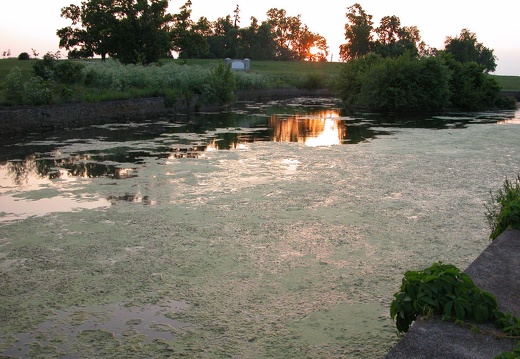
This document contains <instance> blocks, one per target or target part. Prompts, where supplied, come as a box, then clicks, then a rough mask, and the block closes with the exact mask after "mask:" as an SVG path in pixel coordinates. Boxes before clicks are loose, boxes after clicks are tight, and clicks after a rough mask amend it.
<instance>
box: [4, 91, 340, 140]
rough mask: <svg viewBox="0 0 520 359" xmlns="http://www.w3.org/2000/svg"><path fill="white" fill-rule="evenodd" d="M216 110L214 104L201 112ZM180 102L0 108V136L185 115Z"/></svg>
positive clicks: (261, 96)
mask: <svg viewBox="0 0 520 359" xmlns="http://www.w3.org/2000/svg"><path fill="white" fill-rule="evenodd" d="M301 96H312V97H317V96H319V97H331V96H333V95H332V93H331V92H330V91H328V90H302V89H272V90H251V91H241V92H239V93H238V94H237V99H238V101H269V100H273V99H283V98H291V97H301ZM215 109H217V108H216V107H215V106H211V107H203V108H200V110H201V111H210V110H215ZM193 110H194V109H188V108H187V107H186V106H184V105H182V104H178V105H177V106H174V107H166V106H165V103H164V98H162V97H154V98H142V99H132V100H121V101H106V102H100V103H69V104H61V105H45V106H37V107H3V108H2V107H0V137H5V136H10V135H12V134H23V133H27V132H44V131H50V130H59V129H65V128H73V127H82V126H87V125H95V124H102V123H107V122H127V121H130V120H131V121H138V120H142V119H149V118H154V117H158V116H162V115H168V114H186V113H188V112H189V111H193Z"/></svg>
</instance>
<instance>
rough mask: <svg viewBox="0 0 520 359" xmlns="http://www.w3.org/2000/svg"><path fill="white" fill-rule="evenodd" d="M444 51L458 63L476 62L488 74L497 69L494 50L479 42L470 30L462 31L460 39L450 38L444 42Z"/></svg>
mask: <svg viewBox="0 0 520 359" xmlns="http://www.w3.org/2000/svg"><path fill="white" fill-rule="evenodd" d="M444 51H446V52H447V53H449V54H451V55H452V56H453V58H454V59H455V60H456V61H458V62H461V63H466V62H476V63H477V64H479V65H482V66H483V67H484V70H485V71H486V72H490V71H495V69H496V67H497V64H496V56H495V55H493V50H490V49H488V48H487V47H485V46H484V45H483V44H482V43H480V42H478V41H477V35H476V34H475V33H473V32H471V31H469V30H468V29H462V31H461V32H460V35H459V36H458V37H449V36H448V37H447V38H446V41H445V42H444Z"/></svg>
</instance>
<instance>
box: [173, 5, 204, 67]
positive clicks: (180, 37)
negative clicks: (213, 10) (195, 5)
mask: <svg viewBox="0 0 520 359" xmlns="http://www.w3.org/2000/svg"><path fill="white" fill-rule="evenodd" d="M210 34H212V31H211V24H210V23H209V21H208V19H206V18H205V17H202V18H200V19H199V21H198V22H197V23H196V24H194V23H193V21H192V20H191V0H188V1H187V2H186V3H185V4H184V5H183V6H182V7H181V8H180V12H179V13H178V14H174V15H173V27H172V30H171V38H172V44H173V50H174V51H177V52H178V53H179V58H182V59H187V58H203V57H208V56H209V45H208V42H207V40H206V39H205V36H208V35H210Z"/></svg>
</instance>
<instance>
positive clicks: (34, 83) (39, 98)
mask: <svg viewBox="0 0 520 359" xmlns="http://www.w3.org/2000/svg"><path fill="white" fill-rule="evenodd" d="M25 97H26V98H27V100H28V101H29V103H30V104H31V105H45V104H48V103H50V102H51V101H52V90H51V89H50V87H49V85H48V83H47V82H46V81H45V80H44V79H42V78H41V77H39V76H33V77H31V78H30V79H29V81H27V82H26V83H25Z"/></svg>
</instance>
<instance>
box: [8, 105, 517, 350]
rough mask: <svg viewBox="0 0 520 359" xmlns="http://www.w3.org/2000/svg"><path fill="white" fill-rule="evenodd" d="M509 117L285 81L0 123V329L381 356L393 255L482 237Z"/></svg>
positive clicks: (395, 266) (32, 342) (463, 253)
mask: <svg viewBox="0 0 520 359" xmlns="http://www.w3.org/2000/svg"><path fill="white" fill-rule="evenodd" d="M519 118H520V116H519V113H518V112H514V111H506V112H495V113H490V112H488V113H452V114H442V115H424V116H406V117H403V116H381V115H378V114H369V113H354V114H352V113H346V112H344V111H342V110H340V107H339V106H338V104H337V103H335V102H334V101H332V100H330V99H313V100H309V99H297V100H291V101H279V102H271V103H268V104H256V103H245V104H241V105H240V106H237V107H236V108H234V109H232V110H230V111H229V112H228V113H225V114H201V115H197V116H195V117H193V118H190V119H186V120H185V119H182V121H180V122H179V121H176V120H175V119H172V118H168V117H165V118H161V119H159V120H154V121H153V122H152V121H150V122H143V123H129V124H107V125H103V126H92V127H87V128H82V129H76V130H70V131H66V132H62V133H51V134H45V135H39V136H33V137H27V138H23V139H15V140H13V141H7V142H6V143H5V144H4V145H3V146H2V148H1V150H0V212H2V214H1V215H0V221H1V222H0V274H1V276H2V278H1V279H2V280H1V281H0V283H1V284H0V289H1V290H0V293H1V294H0V295H1V302H2V309H1V314H0V315H1V316H2V321H3V322H4V323H5V325H4V326H2V329H0V347H1V348H4V350H5V351H6V352H5V353H9V354H11V355H12V353H13V352H15V353H16V352H17V351H18V352H19V353H22V354H23V356H26V355H25V354H27V356H29V355H34V356H37V355H42V353H44V354H45V355H49V356H53V355H54V356H60V355H62V356H66V355H67V353H75V354H73V355H76V356H79V357H81V356H82V355H83V356H85V357H87V356H89V355H94V356H113V357H128V356H132V355H134V356H153V357H169V356H172V355H173V356H176V355H181V354H184V355H187V356H189V357H196V358H215V357H233V356H235V357H242V358H258V357H265V358H271V357H300V358H320V357H324V358H325V357H326V358H333V357H356V358H360V357H361V358H362V357H366V358H374V357H382V356H384V354H385V353H386V352H387V351H388V350H389V348H390V347H391V346H392V344H393V343H395V342H396V340H397V337H396V334H395V329H394V327H393V323H392V322H391V320H390V319H389V317H388V308H389V303H390V301H391V300H392V294H393V293H394V292H396V291H397V290H398V287H399V285H400V281H401V278H402V275H403V273H404V271H406V270H408V269H414V268H421V267H424V266H429V265H430V264H431V263H432V262H434V261H438V260H442V261H444V262H446V263H453V264H455V265H457V266H460V267H461V268H465V267H466V266H467V265H469V263H471V261H472V260H473V259H475V258H476V256H478V255H479V254H480V252H481V251H482V250H483V249H484V248H485V247H486V246H487V244H488V243H489V242H488V240H487V237H488V235H489V229H488V227H487V223H486V220H485V216H484V210H485V209H484V204H485V203H486V201H487V200H488V198H489V191H490V190H495V189H498V188H499V187H500V186H501V184H502V182H503V180H504V178H505V177H506V176H508V177H510V178H512V177H513V176H516V173H517V172H518V171H519V170H520V148H519V146H518V139H519V138H520V126H518V122H519ZM168 303H185V307H183V310H178V308H177V307H175V305H171V306H168ZM157 305H159V306H160V310H159V309H157V308H159V307H156V306H157ZM114 308H141V310H140V311H139V310H138V309H132V310H128V311H124V310H118V311H116V310H114ZM149 308H154V309H149ZM150 310H152V311H153V312H154V313H155V312H157V315H158V317H157V318H156V319H155V324H156V325H152V324H148V325H147V326H146V328H145V326H140V327H139V326H138V325H137V324H140V323H143V321H144V322H145V323H148V322H150V320H149V319H146V318H145V315H144V314H143V316H142V318H141V317H140V315H139V313H148V314H146V316H147V318H150V316H151V314H150V313H149V312H150ZM85 313H86V314H85ZM92 313H94V314H95V315H94V314H92ZM136 313H137V314H136ZM93 316H94V317H95V318H97V319H96V321H95V322H92V317H93ZM70 318H72V319H70ZM116 318H117V319H116ZM73 319H74V320H73ZM153 320H154V319H152V321H153ZM169 320H172V321H173V320H174V321H176V322H175V323H184V324H183V325H179V326H177V327H175V326H174V325H172V324H171V323H172V322H168V321H169ZM60 321H61V322H62V326H63V327H64V328H67V327H69V328H72V330H70V332H71V333H72V334H70V335H69V334H66V333H63V331H60V330H58V329H59V328H60ZM113 323H127V324H125V325H126V326H132V328H130V329H128V328H127V327H125V326H124V325H119V324H118V325H119V326H118V327H119V328H120V329H118V328H117V327H114V326H113ZM49 326H52V327H53V328H55V329H54V330H53V331H50V332H45V331H46V330H45V328H48V327H49ZM56 328H58V329H56ZM156 329H157V330H156ZM161 333H166V334H165V335H163V336H161ZM122 334H125V335H122ZM16 340H18V342H16ZM81 353H84V354H81Z"/></svg>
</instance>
